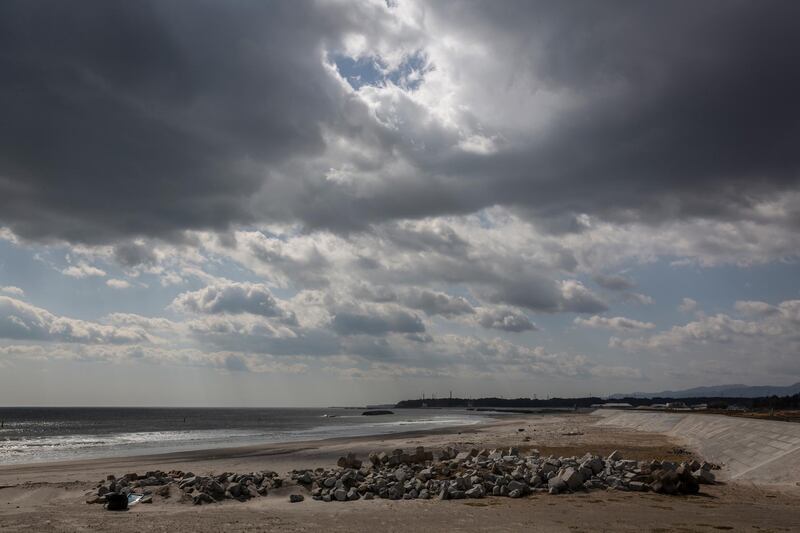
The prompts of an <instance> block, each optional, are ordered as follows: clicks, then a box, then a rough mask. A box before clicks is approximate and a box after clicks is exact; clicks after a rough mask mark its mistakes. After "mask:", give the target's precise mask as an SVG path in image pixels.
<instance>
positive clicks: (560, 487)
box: [547, 476, 569, 494]
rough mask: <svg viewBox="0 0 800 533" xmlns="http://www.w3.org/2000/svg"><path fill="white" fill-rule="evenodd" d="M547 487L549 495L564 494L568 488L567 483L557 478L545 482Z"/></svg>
mask: <svg viewBox="0 0 800 533" xmlns="http://www.w3.org/2000/svg"><path fill="white" fill-rule="evenodd" d="M547 486H548V487H549V488H550V494H558V493H559V492H564V491H565V490H567V489H568V488H569V486H568V485H567V483H566V482H565V481H564V480H563V479H561V478H560V477H559V476H555V477H553V478H550V481H548V482H547ZM554 491H555V492H554Z"/></svg>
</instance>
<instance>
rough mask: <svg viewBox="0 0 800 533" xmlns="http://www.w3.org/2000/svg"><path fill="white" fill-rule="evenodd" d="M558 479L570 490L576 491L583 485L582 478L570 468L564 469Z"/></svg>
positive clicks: (576, 471)
mask: <svg viewBox="0 0 800 533" xmlns="http://www.w3.org/2000/svg"><path fill="white" fill-rule="evenodd" d="M558 477H559V478H560V479H561V480H562V481H563V482H564V483H566V485H567V487H569V489H570V490H577V489H578V488H580V486H581V485H583V476H582V475H581V473H580V472H579V471H578V470H576V469H575V468H572V467H571V466H568V467H567V468H565V469H564V471H563V472H561V475H560V476H558Z"/></svg>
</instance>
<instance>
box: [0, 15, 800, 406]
mask: <svg viewBox="0 0 800 533" xmlns="http://www.w3.org/2000/svg"><path fill="white" fill-rule="evenodd" d="M797 20H800V4H798V3H797V2H788V1H785V2H784V1H774V2H761V1H740V0H724V1H721V0H720V1H716V0H707V1H704V2H699V3H698V2H689V1H680V0H679V1H674V2H629V1H607V2H593V1H578V0H576V1H573V2H553V1H532V0H525V1H519V2H513V1H509V0H502V1H499V2H471V1H466V0H461V1H447V0H441V1H437V2H417V1H412V0H387V1H378V0H374V1H373V0H358V1H343V0H342V1H335V0H331V1H321V0H319V1H305V0H299V1H294V0H293V1H275V2H260V1H244V0H243V1H237V2H205V1H192V2H184V1H170V0H167V1H163V0H160V1H152V2H149V1H141V2H122V1H119V2H117V1H111V2H109V1H106V0H102V1H101V0H96V1H91V0H90V1H86V2H80V3H77V4H76V3H69V2H58V1H42V2H27V1H14V0H12V1H6V2H2V3H0V117H2V120H0V405H186V406H311V405H320V406H324V405H363V404H369V403H388V402H395V401H398V400H401V399H406V398H417V397H420V396H421V395H422V394H425V395H426V396H445V395H447V394H449V392H450V391H452V392H453V394H454V395H455V396H462V397H479V396H503V397H534V396H536V397H539V398H543V397H548V396H562V397H566V396H585V395H589V394H592V395H608V394H613V393H625V392H634V391H645V392H647V391H651V392H654V391H659V390H664V389H682V388H689V387H694V386H700V385H717V384H726V383H744V384H751V385H756V384H776V385H786V384H790V383H794V382H796V381H800V283H799V282H800V264H799V263H798V259H799V258H800V257H799V256H800V149H798V139H800V103H798V99H797V95H798V94H800V32H797V31H796V21H797Z"/></svg>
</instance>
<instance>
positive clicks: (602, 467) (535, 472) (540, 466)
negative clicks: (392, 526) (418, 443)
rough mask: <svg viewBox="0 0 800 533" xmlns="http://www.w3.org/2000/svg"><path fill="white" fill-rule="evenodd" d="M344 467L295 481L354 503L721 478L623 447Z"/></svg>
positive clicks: (691, 486)
mask: <svg viewBox="0 0 800 533" xmlns="http://www.w3.org/2000/svg"><path fill="white" fill-rule="evenodd" d="M338 465H339V468H336V469H332V470H327V469H322V468H318V469H316V470H313V471H312V470H299V471H294V472H292V479H294V480H295V481H297V483H299V484H301V485H304V486H306V487H307V488H308V489H309V490H310V492H311V497H312V498H313V499H315V500H322V501H326V502H330V501H351V500H358V499H361V498H363V499H367V500H370V499H373V498H386V499H391V500H399V499H406V500H413V499H418V498H419V499H429V498H432V497H438V498H439V499H443V500H447V499H462V498H483V497H484V496H489V495H492V496H508V497H511V498H519V497H522V496H525V495H526V494H532V493H542V492H546V493H549V494H560V493H565V492H575V491H583V490H594V489H616V490H627V491H649V490H652V491H654V492H660V493H664V494H678V493H682V494H693V493H696V492H698V490H699V484H700V483H714V474H713V473H712V472H711V470H712V468H713V466H712V465H710V464H708V463H703V464H701V463H699V462H697V461H692V462H691V463H681V464H680V465H678V464H675V463H672V462H667V461H664V462H659V461H634V460H625V459H623V458H622V456H621V454H620V453H619V452H614V453H612V454H611V455H609V456H608V457H606V458H603V457H600V456H597V455H591V454H587V455H585V456H583V457H558V458H556V457H552V456H551V457H542V456H540V454H539V453H538V452H536V451H534V452H532V453H531V454H529V455H522V454H520V453H519V451H518V450H517V449H515V448H509V449H505V450H481V451H478V450H470V451H462V452H458V451H456V450H454V449H452V448H448V449H445V450H443V451H442V452H441V454H440V455H439V459H438V461H434V460H433V454H431V453H430V452H427V451H425V449H424V448H421V447H420V448H417V449H416V450H415V452H414V453H413V454H408V453H405V452H404V451H403V450H401V449H397V450H394V451H393V452H392V453H391V454H387V453H371V454H370V455H369V463H368V464H366V465H362V462H361V461H359V460H358V459H357V458H356V457H355V456H353V455H352V454H351V455H348V456H347V457H342V458H340V459H339V462H338Z"/></svg>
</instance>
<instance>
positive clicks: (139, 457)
mask: <svg viewBox="0 0 800 533" xmlns="http://www.w3.org/2000/svg"><path fill="white" fill-rule="evenodd" d="M516 420H517V417H513V418H512V417H503V418H497V419H493V420H486V421H481V422H477V423H475V424H466V425H453V426H446V427H441V428H429V429H417V430H410V431H397V432H387V433H373V434H369V435H356V436H352V437H346V436H341V437H326V438H321V439H305V440H290V441H280V442H265V443H262V444H248V445H245V446H223V447H218V448H200V449H194V450H180V451H173V452H164V453H155V454H148V453H145V454H135V455H119V456H107V457H92V458H86V459H66V460H59V461H39V462H30V463H10V464H0V480H2V479H3V478H4V477H6V476H11V475H23V474H40V473H43V472H47V471H52V470H59V471H62V472H63V471H70V470H85V469H86V468H87V467H91V468H92V469H96V468H100V467H106V468H115V467H124V466H131V465H136V464H162V463H167V464H175V463H204V462H209V461H224V460H234V459H251V460H252V459H258V458H274V457H275V456H278V455H286V454H292V453H297V452H301V451H307V450H314V449H319V448H326V447H338V446H345V445H350V446H356V447H358V446H359V445H360V444H363V443H368V442H374V441H385V440H397V439H415V438H424V437H428V436H447V435H461V434H472V433H478V432H480V431H482V430H486V429H490V428H492V427H495V426H498V425H504V424H508V423H512V422H514V421H516ZM0 484H1V483H0Z"/></svg>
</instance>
